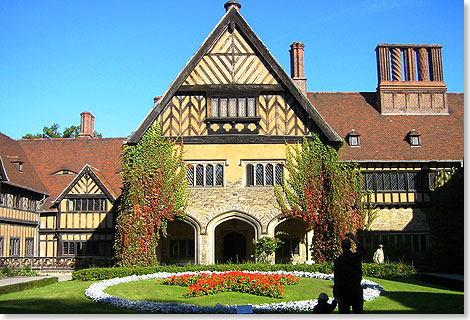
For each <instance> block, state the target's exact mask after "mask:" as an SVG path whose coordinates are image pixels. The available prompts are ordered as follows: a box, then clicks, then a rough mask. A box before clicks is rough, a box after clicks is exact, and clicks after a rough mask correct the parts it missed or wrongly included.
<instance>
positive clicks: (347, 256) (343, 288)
mask: <svg viewBox="0 0 470 320" xmlns="http://www.w3.org/2000/svg"><path fill="white" fill-rule="evenodd" d="M346 237H348V238H346V239H344V240H343V241H342V242H341V248H342V249H343V253H342V254H341V255H340V256H339V257H338V258H336V260H335V264H334V286H333V295H334V297H335V299H336V300H338V312H339V313H351V307H352V311H353V313H362V310H363V308H364V299H363V290H362V286H361V280H362V261H363V260H364V259H365V256H366V251H365V249H364V247H363V246H362V244H360V243H359V241H358V240H357V238H356V236H355V235H353V234H352V233H350V232H349V233H347V234H346ZM349 238H350V239H352V240H353V241H354V243H355V244H356V252H351V240H349Z"/></svg>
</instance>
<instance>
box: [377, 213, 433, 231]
mask: <svg viewBox="0 0 470 320" xmlns="http://www.w3.org/2000/svg"><path fill="white" fill-rule="evenodd" d="M371 230H372V231H408V232H411V231H415V232H418V231H421V232H423V231H424V232H427V231H429V225H428V222H427V218H426V214H425V212H424V211H423V210H422V209H416V208H384V209H379V213H378V215H377V218H376V220H375V221H374V222H373V223H372V225H371Z"/></svg>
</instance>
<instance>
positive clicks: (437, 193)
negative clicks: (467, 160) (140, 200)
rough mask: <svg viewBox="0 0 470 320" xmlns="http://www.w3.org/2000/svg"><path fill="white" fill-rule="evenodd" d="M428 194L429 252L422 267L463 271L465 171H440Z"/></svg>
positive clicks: (444, 270) (449, 271)
mask: <svg viewBox="0 0 470 320" xmlns="http://www.w3.org/2000/svg"><path fill="white" fill-rule="evenodd" d="M435 186H436V187H435V188H434V190H432V191H431V192H430V198H431V208H430V210H429V213H428V215H427V217H428V221H429V224H430V229H431V244H432V249H431V251H429V252H428V256H427V261H426V263H424V264H423V266H424V267H426V266H427V267H428V268H429V269H430V270H429V271H433V272H445V273H460V274H463V272H464V172H463V168H461V169H455V168H454V169H453V170H452V172H444V171H441V172H440V173H439V174H438V176H437V177H436V181H435Z"/></svg>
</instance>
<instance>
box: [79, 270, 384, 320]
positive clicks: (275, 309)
mask: <svg viewBox="0 0 470 320" xmlns="http://www.w3.org/2000/svg"><path fill="white" fill-rule="evenodd" d="M224 272H226V271H223V272H218V271H199V272H179V273H169V272H157V273H153V274H146V275H141V276H136V275H132V276H128V277H123V278H114V279H109V280H103V281H100V282H96V283H93V284H91V285H90V286H89V287H88V289H86V290H85V296H86V297H87V298H88V299H91V300H93V301H95V302H100V303H103V304H107V305H111V306H114V307H118V308H126V309H134V310H138V311H143V312H158V313H186V314H194V313H218V314H220V313H237V305H221V304H216V305H215V306H198V305H195V304H189V303H176V302H174V303H164V302H153V301H143V300H136V301H132V300H130V299H127V298H120V297H116V296H113V295H110V294H107V293H105V292H104V290H105V289H106V288H109V287H112V286H114V285H117V284H120V283H127V282H132V281H139V280H150V279H159V278H167V277H171V276H175V275H194V274H200V273H205V274H215V273H217V274H220V273H224ZM243 272H247V273H259V274H290V275H293V276H296V277H304V278H316V279H324V280H333V279H334V276H333V275H332V274H324V273H318V272H301V271H292V272H285V271H276V272H257V271H243ZM361 285H362V287H363V288H364V300H365V301H370V300H374V299H376V298H378V297H379V296H380V294H381V293H382V292H383V291H384V289H383V288H382V286H380V285H379V284H377V283H375V282H372V281H370V280H367V279H363V280H362V281H361ZM331 300H332V298H330V302H331ZM317 302H318V301H317V299H313V300H301V301H289V302H280V303H267V304H261V305H253V313H280V312H312V310H313V307H315V305H316V304H317Z"/></svg>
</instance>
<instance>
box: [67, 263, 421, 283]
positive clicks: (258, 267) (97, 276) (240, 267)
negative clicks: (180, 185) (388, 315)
mask: <svg viewBox="0 0 470 320" xmlns="http://www.w3.org/2000/svg"><path fill="white" fill-rule="evenodd" d="M280 270H282V271H288V272H291V271H302V272H319V273H325V274H332V273H333V263H332V262H325V263H316V264H267V263H245V264H213V265H187V266H178V265H158V266H154V267H139V268H132V267H114V268H89V269H82V270H78V271H75V272H73V273H72V279H73V280H81V281H97V280H105V279H112V278H122V277H127V276H131V275H133V274H135V275H144V274H151V273H156V272H170V273H178V272H185V271H192V272H197V271H266V272H269V271H280ZM415 272H416V270H415V268H414V267H413V266H412V265H408V264H404V263H385V264H380V265H378V264H375V263H363V264H362V274H363V276H364V277H378V278H410V277H412V276H413V275H414V274H415Z"/></svg>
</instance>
